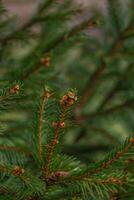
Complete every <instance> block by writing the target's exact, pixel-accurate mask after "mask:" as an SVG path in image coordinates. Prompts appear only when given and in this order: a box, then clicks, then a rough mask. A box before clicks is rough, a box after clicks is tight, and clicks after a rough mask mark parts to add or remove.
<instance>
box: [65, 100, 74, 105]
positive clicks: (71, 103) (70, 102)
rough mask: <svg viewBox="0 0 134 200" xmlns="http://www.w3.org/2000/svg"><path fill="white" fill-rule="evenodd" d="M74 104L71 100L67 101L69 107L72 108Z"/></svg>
mask: <svg viewBox="0 0 134 200" xmlns="http://www.w3.org/2000/svg"><path fill="white" fill-rule="evenodd" d="M74 102H75V101H74V100H73V99H69V100H68V102H67V103H68V105H69V106H72V105H73V104H74Z"/></svg>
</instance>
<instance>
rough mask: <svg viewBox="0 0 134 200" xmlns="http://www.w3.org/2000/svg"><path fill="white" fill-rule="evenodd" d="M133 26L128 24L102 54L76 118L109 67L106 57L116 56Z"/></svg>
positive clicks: (86, 88) (85, 90) (88, 83)
mask: <svg viewBox="0 0 134 200" xmlns="http://www.w3.org/2000/svg"><path fill="white" fill-rule="evenodd" d="M132 26H133V25H132V23H130V24H129V25H128V27H127V28H126V29H125V30H124V31H123V32H122V33H120V35H119V36H118V37H117V38H116V39H115V41H114V43H113V44H112V45H111V47H110V49H109V50H108V52H107V53H106V54H104V55H103V56H101V58H100V66H99V67H97V69H96V70H95V72H94V73H93V75H92V76H91V77H90V78H89V80H88V81H87V84H86V86H85V89H84V91H83V94H82V98H81V100H80V103H79V105H78V107H77V109H76V118H79V116H78V117H77V112H78V114H80V113H81V111H82V109H83V107H84V106H85V105H86V103H87V102H88V100H89V98H90V97H91V96H92V94H93V92H94V89H95V88H96V86H97V84H98V83H99V81H100V79H101V77H102V75H103V73H104V72H105V70H106V69H107V64H106V61H105V57H112V56H114V54H115V53H116V52H118V50H119V49H120V48H121V46H122V44H123V41H124V35H125V33H126V32H128V30H130V29H131V28H132ZM78 110H79V111H78Z"/></svg>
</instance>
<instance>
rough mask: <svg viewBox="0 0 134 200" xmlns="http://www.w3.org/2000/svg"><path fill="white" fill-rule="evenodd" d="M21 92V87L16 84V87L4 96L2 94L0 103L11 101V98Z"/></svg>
mask: <svg viewBox="0 0 134 200" xmlns="http://www.w3.org/2000/svg"><path fill="white" fill-rule="evenodd" d="M19 91H20V86H19V84H16V85H15V86H13V87H11V88H10V89H8V90H7V91H6V92H4V94H2V95H1V96H0V102H3V101H5V100H6V99H9V98H10V97H12V96H13V95H15V94H18V93H19Z"/></svg>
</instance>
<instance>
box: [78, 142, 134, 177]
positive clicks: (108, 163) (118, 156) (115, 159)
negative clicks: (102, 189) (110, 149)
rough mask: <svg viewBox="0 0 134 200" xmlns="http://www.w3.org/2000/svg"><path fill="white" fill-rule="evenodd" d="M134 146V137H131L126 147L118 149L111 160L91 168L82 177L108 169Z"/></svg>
mask: <svg viewBox="0 0 134 200" xmlns="http://www.w3.org/2000/svg"><path fill="white" fill-rule="evenodd" d="M133 146H134V138H130V140H129V143H128V144H127V146H125V147H124V149H122V150H120V151H118V152H117V153H116V154H115V156H113V157H112V158H111V159H110V160H108V161H107V162H103V163H102V164H101V166H99V167H98V168H96V169H94V170H91V171H87V172H86V173H85V174H83V175H82V176H81V177H88V176H90V175H93V174H96V173H100V172H102V171H103V170H105V169H107V168H108V167H110V166H111V165H112V164H113V163H114V162H115V161H117V160H118V159H120V158H121V157H123V156H124V154H125V153H127V152H128V151H129V150H130V149H131V148H132V147H133Z"/></svg>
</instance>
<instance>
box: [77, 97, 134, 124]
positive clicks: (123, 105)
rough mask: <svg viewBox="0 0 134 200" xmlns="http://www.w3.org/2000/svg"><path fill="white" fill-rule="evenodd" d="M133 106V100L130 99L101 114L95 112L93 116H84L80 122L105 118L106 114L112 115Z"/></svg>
mask: <svg viewBox="0 0 134 200" xmlns="http://www.w3.org/2000/svg"><path fill="white" fill-rule="evenodd" d="M133 106H134V99H130V100H128V101H126V102H125V103H123V104H120V105H117V106H115V107H113V108H109V109H107V110H104V111H101V112H96V113H93V114H89V115H85V116H83V117H82V118H81V119H82V120H85V119H94V118H96V117H101V116H105V115H108V114H112V113H113V112H116V111H119V110H121V109H125V108H129V107H133Z"/></svg>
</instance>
